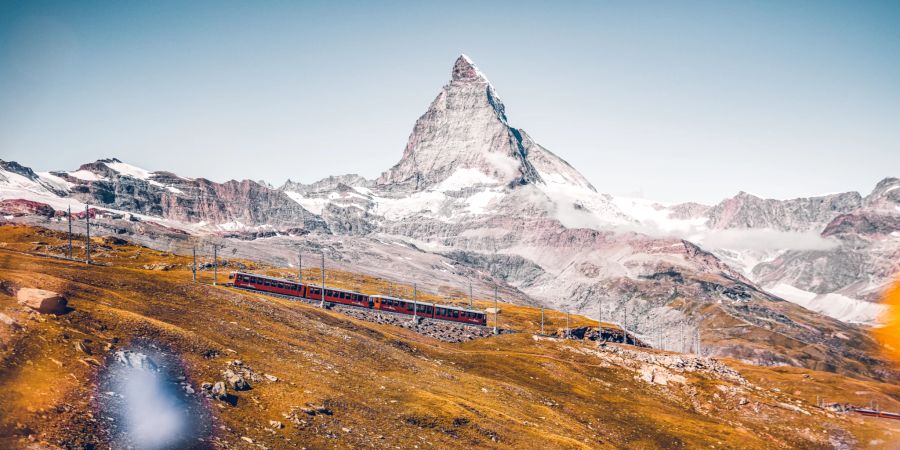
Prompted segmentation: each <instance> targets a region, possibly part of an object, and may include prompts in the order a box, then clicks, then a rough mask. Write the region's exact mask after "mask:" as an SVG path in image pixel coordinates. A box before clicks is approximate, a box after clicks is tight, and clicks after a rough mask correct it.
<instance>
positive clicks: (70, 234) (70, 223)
mask: <svg viewBox="0 0 900 450" xmlns="http://www.w3.org/2000/svg"><path fill="white" fill-rule="evenodd" d="M68 217H69V259H72V206H71V205H69V214H68Z"/></svg>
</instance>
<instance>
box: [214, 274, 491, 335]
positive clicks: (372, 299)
mask: <svg viewBox="0 0 900 450" xmlns="http://www.w3.org/2000/svg"><path fill="white" fill-rule="evenodd" d="M228 278H230V279H232V280H233V281H232V283H233V285H234V287H238V288H242V289H249V290H253V291H260V292H267V293H271V294H278V295H284V296H288V297H297V298H303V299H307V300H319V301H322V300H323V298H322V286H315V285H311V284H308V283H300V282H297V281H291V280H285V279H283V278H275V277H269V276H265V275H258V274H253V273H244V272H233V273H231V274H230V275H229V276H228ZM324 301H326V302H328V303H336V304H340V305H348V306H355V307H358V308H367V309H376V310H379V311H385V312H391V313H396V314H405V315H408V316H410V317H413V316H417V317H425V318H428V319H436V320H446V321H449V322H458V323H464V324H469V325H480V326H487V314H485V313H484V312H483V311H476V310H472V309H466V308H460V307H457V306H450V305H441V304H436V303H423V302H413V301H411V300H406V299H402V298H397V297H389V296H385V295H367V294H361V293H359V292H353V291H346V290H342V289H334V288H327V287H326V288H325V298H324Z"/></svg>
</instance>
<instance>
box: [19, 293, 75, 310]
mask: <svg viewBox="0 0 900 450" xmlns="http://www.w3.org/2000/svg"><path fill="white" fill-rule="evenodd" d="M16 298H17V299H18V302H19V304H20V305H24V306H27V307H29V308H31V309H33V310H35V311H37V312H40V313H42V314H62V313H64V312H65V311H66V304H67V303H68V301H67V300H66V298H65V297H63V296H62V295H60V294H59V293H57V292H53V291H47V290H44V289H35V288H22V289H19V292H18V293H16Z"/></svg>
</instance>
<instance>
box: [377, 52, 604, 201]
mask: <svg viewBox="0 0 900 450" xmlns="http://www.w3.org/2000/svg"><path fill="white" fill-rule="evenodd" d="M451 177H452V178H453V179H454V180H465V181H466V182H467V183H468V184H472V185H475V184H495V185H503V186H510V187H515V186H520V185H529V184H541V183H547V182H553V183H565V184H570V185H573V186H576V187H580V188H584V189H589V190H591V191H593V187H592V186H591V184H590V183H589V182H588V181H587V180H586V179H585V178H584V177H583V176H582V175H581V174H580V173H578V172H577V171H576V170H575V169H574V168H572V167H571V166H570V165H569V164H568V163H566V162H565V161H563V160H562V159H560V158H559V157H557V156H556V155H554V154H552V153H550V152H549V151H548V150H546V149H544V148H543V147H541V146H540V145H538V144H537V143H535V142H534V141H533V140H532V139H531V138H530V137H529V136H528V135H527V134H526V133H525V132H524V131H523V130H521V129H517V128H513V127H511V126H510V125H509V123H508V120H507V117H506V107H505V106H504V105H503V102H502V101H501V100H500V98H499V97H498V96H497V92H496V91H495V89H494V86H493V85H491V83H490V82H489V81H488V79H487V77H486V76H485V75H484V73H482V72H481V71H480V70H479V69H478V67H477V66H476V65H475V63H473V62H472V60H471V59H469V57H468V56H466V55H461V56H460V57H459V58H457V59H456V62H455V63H454V64H453V70H452V73H451V78H450V82H449V83H448V84H447V85H445V86H444V87H443V89H441V92H440V93H438V95H437V98H435V99H434V101H432V102H431V106H429V107H428V110H427V111H426V112H425V114H423V115H422V116H421V117H420V118H419V120H418V121H416V124H415V127H413V131H412V134H411V135H410V137H409V141H408V142H407V144H406V149H405V150H404V152H403V157H402V159H401V160H400V162H398V163H397V164H396V165H395V166H394V167H392V168H391V169H389V170H388V171H387V172H385V173H384V174H382V175H381V177H380V178H379V179H378V180H377V183H378V184H379V185H400V186H403V187H405V188H409V189H412V190H423V189H427V188H429V187H433V186H435V185H437V184H439V183H441V182H443V181H445V180H447V179H449V178H451Z"/></svg>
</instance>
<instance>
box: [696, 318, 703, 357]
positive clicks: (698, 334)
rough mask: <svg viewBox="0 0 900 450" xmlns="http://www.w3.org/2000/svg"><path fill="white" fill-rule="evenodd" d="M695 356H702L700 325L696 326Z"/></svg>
mask: <svg viewBox="0 0 900 450" xmlns="http://www.w3.org/2000/svg"><path fill="white" fill-rule="evenodd" d="M697 355H698V356H703V347H702V346H701V344H700V325H697Z"/></svg>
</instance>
